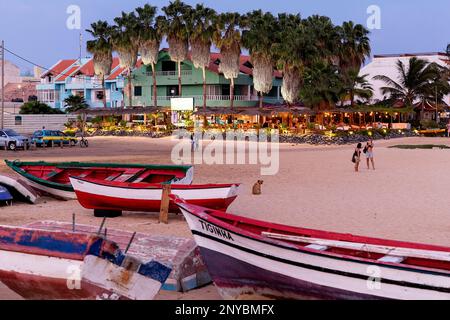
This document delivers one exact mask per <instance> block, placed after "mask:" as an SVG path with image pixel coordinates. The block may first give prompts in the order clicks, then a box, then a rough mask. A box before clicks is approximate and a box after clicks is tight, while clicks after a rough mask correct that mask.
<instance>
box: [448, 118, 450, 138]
mask: <svg viewBox="0 0 450 320" xmlns="http://www.w3.org/2000/svg"><path fill="white" fill-rule="evenodd" d="M447 137H449V138H450V120H448V123H447Z"/></svg>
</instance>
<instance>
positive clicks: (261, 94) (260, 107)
mask: <svg viewBox="0 0 450 320" xmlns="http://www.w3.org/2000/svg"><path fill="white" fill-rule="evenodd" d="M258 99H259V109H262V107H263V93H262V92H260V93H259V97H258Z"/></svg>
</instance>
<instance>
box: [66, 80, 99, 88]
mask: <svg viewBox="0 0 450 320" xmlns="http://www.w3.org/2000/svg"><path fill="white" fill-rule="evenodd" d="M66 89H69V90H76V89H79V90H81V89H102V81H101V80H98V79H90V80H80V79H72V78H69V79H67V81H66Z"/></svg>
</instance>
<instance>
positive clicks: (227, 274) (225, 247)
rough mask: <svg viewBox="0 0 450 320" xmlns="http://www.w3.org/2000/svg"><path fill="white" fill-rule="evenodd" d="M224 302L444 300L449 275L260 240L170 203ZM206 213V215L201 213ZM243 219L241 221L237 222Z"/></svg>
mask: <svg viewBox="0 0 450 320" xmlns="http://www.w3.org/2000/svg"><path fill="white" fill-rule="evenodd" d="M175 202H176V203H177V204H178V205H179V206H180V208H181V211H182V213H183V214H184V216H185V218H186V220H187V222H188V224H189V227H190V228H191V230H192V233H193V235H194V238H195V240H196V242H197V244H198V246H199V247H200V250H201V254H202V257H203V260H204V262H205V264H206V266H207V268H208V271H209V273H210V275H211V277H212V279H213V281H214V283H215V285H216V286H217V288H218V289H219V292H220V293H221V294H222V296H223V297H224V298H226V299H239V298H245V297H246V296H248V295H250V296H259V297H261V296H264V297H269V298H279V299H450V272H448V270H436V269H431V268H419V267H411V266H405V265H400V264H392V263H381V262H379V263H378V262H377V261H376V260H372V261H369V260H368V259H361V258H355V257H349V256H347V255H336V254H327V253H325V252H321V251H320V250H313V249H306V248H305V249H301V248H299V247H298V246H295V245H293V244H292V243H288V242H283V241H276V240H272V239H264V237H261V236H256V235H255V234H252V233H251V232H246V231H243V230H242V229H240V228H238V227H235V226H233V225H232V224H233V221H240V220H239V218H237V217H235V216H232V215H227V216H229V217H230V218H228V217H224V219H226V220H228V219H229V221H231V222H230V224H227V223H224V222H223V221H222V220H219V219H216V218H214V217H213V216H211V215H209V214H207V212H210V213H211V212H212V211H211V210H208V209H204V208H199V207H195V206H192V205H190V204H187V203H184V202H183V201H180V200H177V199H175ZM205 212H206V213H205ZM242 219H244V218H242Z"/></svg>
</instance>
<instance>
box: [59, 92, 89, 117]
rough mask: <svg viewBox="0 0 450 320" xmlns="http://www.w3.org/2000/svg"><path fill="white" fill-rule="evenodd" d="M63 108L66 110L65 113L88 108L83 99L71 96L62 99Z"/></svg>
mask: <svg viewBox="0 0 450 320" xmlns="http://www.w3.org/2000/svg"><path fill="white" fill-rule="evenodd" d="M64 107H65V108H66V112H67V113H73V112H77V111H80V110H86V109H87V108H88V107H89V106H88V104H87V103H86V100H84V98H83V97H80V96H73V95H72V96H70V97H68V98H66V99H64Z"/></svg>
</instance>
